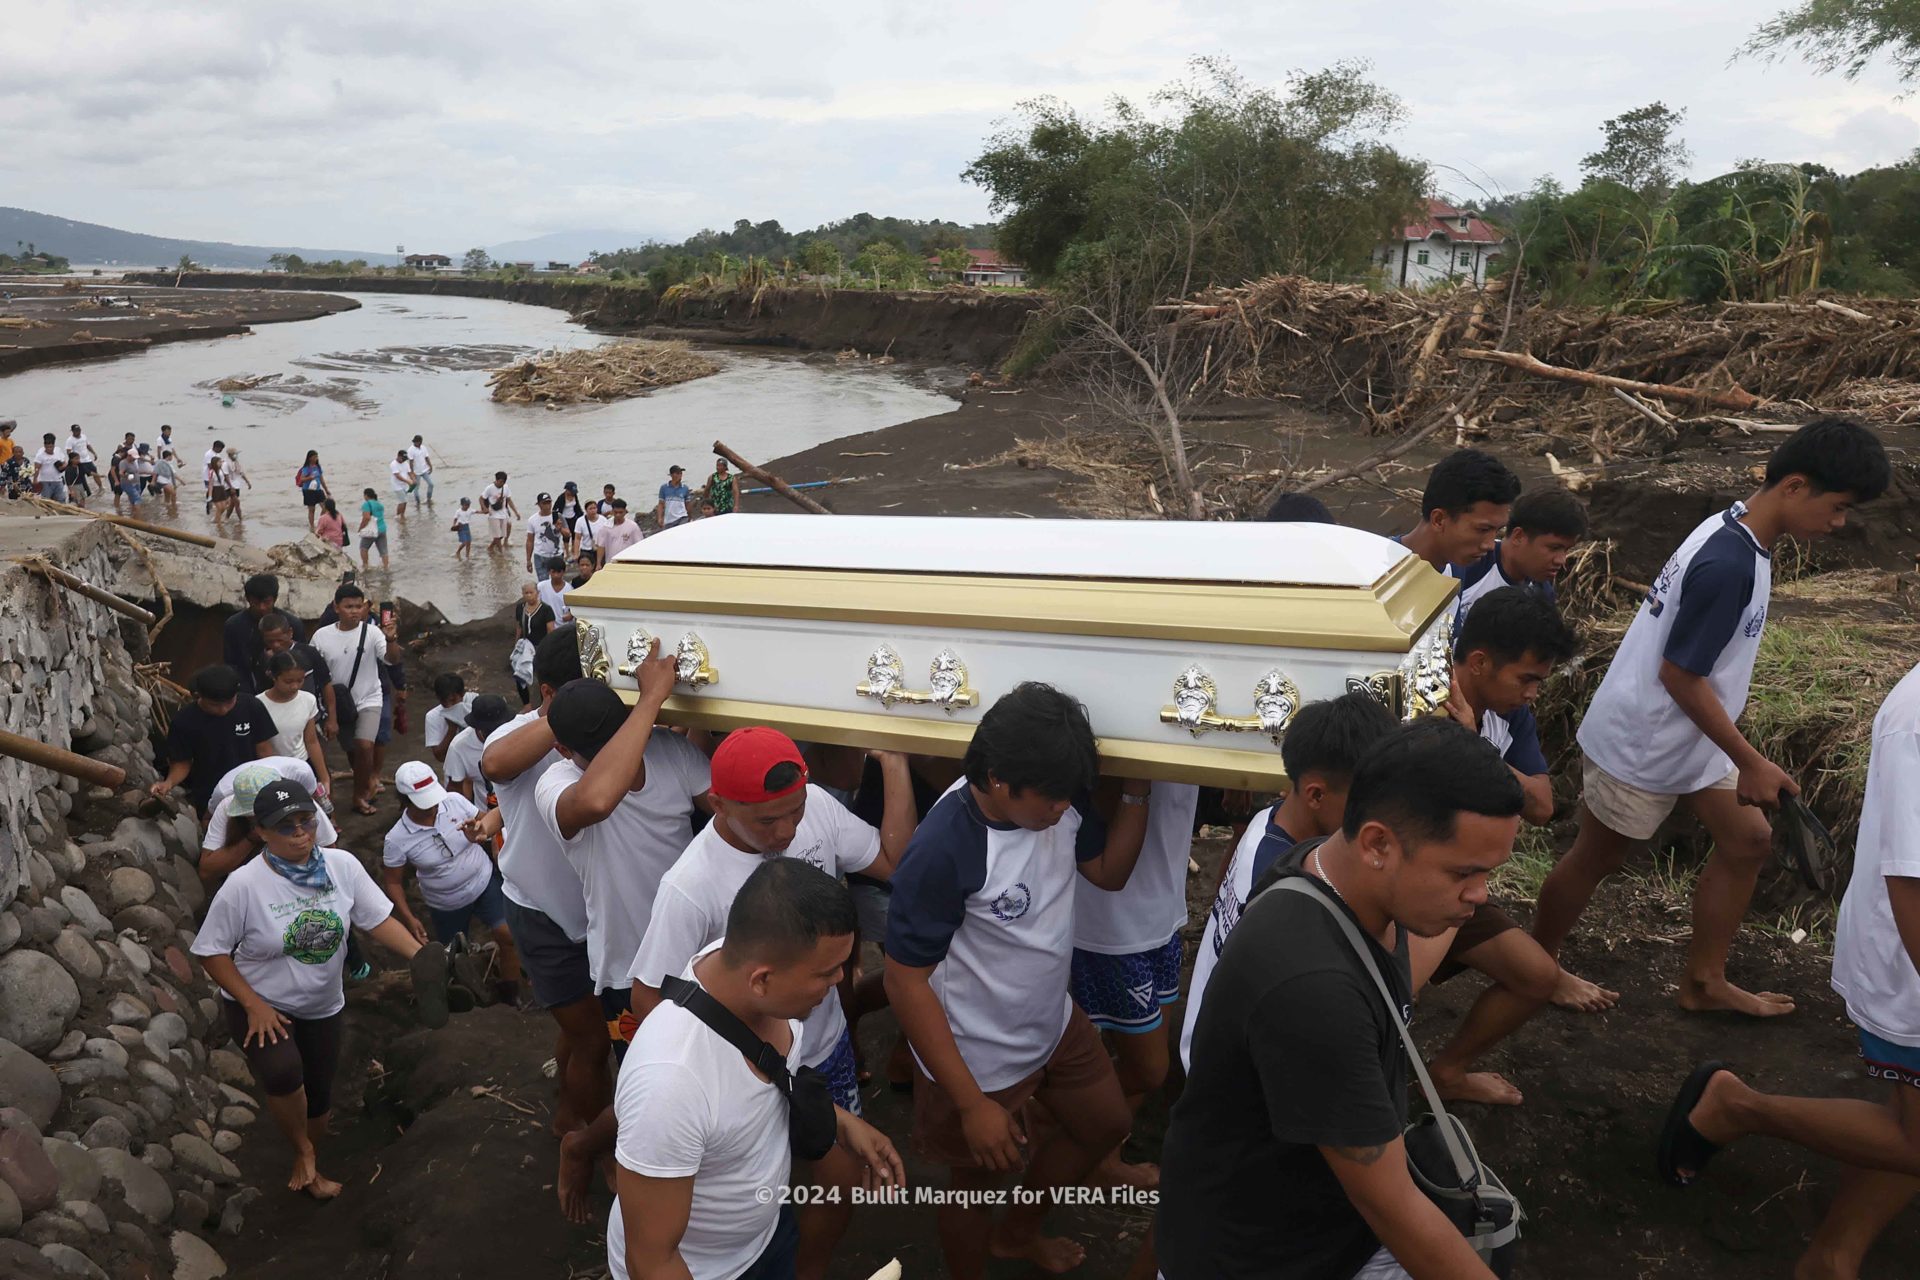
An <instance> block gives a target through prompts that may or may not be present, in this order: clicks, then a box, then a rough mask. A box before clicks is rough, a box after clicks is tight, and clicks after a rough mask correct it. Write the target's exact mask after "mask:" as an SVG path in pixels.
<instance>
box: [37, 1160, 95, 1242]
mask: <svg viewBox="0 0 1920 1280" xmlns="http://www.w3.org/2000/svg"><path fill="white" fill-rule="evenodd" d="M40 1149H41V1150H42V1151H44V1152H46V1155H47V1160H48V1162H49V1163H51V1164H52V1165H53V1167H54V1171H55V1172H56V1173H58V1174H59V1175H60V1187H59V1191H58V1193H57V1196H56V1198H57V1199H60V1200H92V1199H93V1198H94V1197H95V1196H97V1195H99V1194H100V1170H99V1168H98V1166H96V1165H95V1164H94V1163H93V1157H91V1156H89V1155H88V1154H87V1153H86V1152H85V1151H82V1150H81V1149H80V1148H79V1147H77V1146H75V1145H74V1144H73V1143H71V1142H62V1141H61V1140H60V1139H59V1138H43V1139H41V1141H40ZM100 1229H101V1230H102V1231H105V1230H106V1227H104V1226H102V1227H101V1228H100Z"/></svg>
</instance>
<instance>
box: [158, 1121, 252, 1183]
mask: <svg viewBox="0 0 1920 1280" xmlns="http://www.w3.org/2000/svg"><path fill="white" fill-rule="evenodd" d="M167 1147H168V1149H169V1150H171V1151H172V1152H173V1156H174V1159H176V1160H178V1161H179V1162H180V1165H181V1167H182V1168H185V1169H190V1170H192V1171H193V1172H195V1173H197V1174H200V1175H201V1176H202V1177H206V1178H211V1179H213V1180H214V1181H215V1182H218V1183H228V1182H238V1181H239V1180H240V1170H239V1169H238V1168H236V1167H235V1166H234V1163H233V1161H231V1160H229V1159H227V1158H226V1157H225V1156H223V1155H221V1154H220V1153H219V1152H218V1151H215V1150H214V1149H213V1144H212V1143H210V1142H208V1141H207V1140H206V1139H205V1138H203V1137H201V1136H200V1135H199V1134H197V1133H176V1134H174V1135H173V1137H172V1138H170V1139H169V1140H168V1142H167Z"/></svg>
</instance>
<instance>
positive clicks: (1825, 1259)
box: [1659, 667, 1920, 1276]
mask: <svg viewBox="0 0 1920 1280" xmlns="http://www.w3.org/2000/svg"><path fill="white" fill-rule="evenodd" d="M1833 989H1834V990H1835V991H1837V992H1839V994H1840V996H1841V997H1842V998H1843V999H1844V1000H1845V1001H1846V1002H1847V1017H1848V1018H1850V1019H1851V1020H1852V1021H1853V1023H1854V1024H1855V1026H1856V1027H1858V1029H1859V1035H1860V1059H1861V1061H1862V1062H1863V1063H1864V1064H1865V1067H1866V1073H1867V1075H1869V1076H1871V1077H1873V1078H1875V1079H1878V1080H1881V1081H1884V1082H1885V1084H1886V1086H1887V1093H1886V1095H1885V1097H1886V1101H1885V1102H1884V1103H1883V1104H1882V1105H1880V1106H1877V1107H1876V1106H1873V1105H1871V1104H1869V1103H1865V1102H1860V1101H1856V1100H1854V1099H1851V1098H1845V1099H1843V1098H1790V1097H1782V1096H1778V1095H1774V1094H1766V1093H1761V1092H1759V1091H1757V1090H1755V1089H1753V1088H1752V1087H1750V1086H1749V1085H1747V1084H1746V1083H1745V1082H1744V1081H1743V1080H1741V1079H1740V1078H1739V1077H1738V1076H1736V1075H1734V1073H1733V1072H1732V1071H1730V1070H1728V1069H1727V1068H1726V1065H1725V1064H1724V1063H1719V1062H1709V1063H1704V1064H1702V1065H1701V1066H1700V1067H1699V1068H1698V1069H1696V1070H1695V1071H1694V1073H1693V1075H1692V1076H1691V1077H1690V1078H1689V1079H1688V1080H1687V1082H1686V1083H1685V1084H1684V1085H1682V1086H1681V1089H1680V1092H1679V1094H1678V1095H1677V1096H1676V1097H1675V1099H1674V1102H1673V1107H1672V1109H1671V1110H1670V1111H1669V1112H1668V1114H1667V1122H1666V1126H1665V1128H1664V1130H1663V1131H1662V1133H1661V1135H1660V1148H1659V1167H1660V1172H1661V1173H1662V1174H1663V1175H1664V1176H1665V1177H1666V1179H1667V1180H1668V1181H1669V1182H1673V1183H1676V1184H1677V1185H1680V1186H1688V1185H1691V1184H1692V1182H1693V1181H1694V1179H1695V1178H1696V1177H1697V1176H1698V1175H1699V1173H1700V1171H1701V1169H1702V1168H1703V1167H1704V1166H1705V1165H1706V1163H1707V1161H1708V1160H1709V1159H1710V1158H1712V1156H1713V1155H1714V1154H1715V1153H1716V1152H1717V1151H1719V1150H1720V1148H1722V1147H1725V1146H1726V1145H1727V1144H1728V1143H1731V1142H1735V1141H1737V1140H1739V1139H1741V1138H1746V1137H1752V1136H1754V1135H1760V1136H1764V1137H1770V1138H1780V1139H1783V1140H1784V1141H1787V1142H1792V1143H1796V1144H1798V1145H1799V1146H1802V1147H1805V1148H1808V1149H1810V1150H1813V1151H1817V1152H1818V1153H1819V1154H1821V1155H1823V1156H1826V1157H1828V1158H1829V1159H1833V1160H1838V1161H1840V1162H1841V1163H1842V1164H1845V1165H1847V1166H1849V1170H1848V1173H1847V1176H1846V1177H1845V1178H1844V1179H1842V1181H1841V1183H1840V1186H1839V1190H1838V1192H1837V1193H1836V1194H1835V1196H1834V1198H1833V1203H1832V1204H1831V1205H1830V1206H1829V1207H1828V1209H1827V1217H1826V1220H1825V1221H1824V1222H1822V1223H1821V1224H1820V1228H1819V1230H1817V1231H1816V1232H1814V1236H1813V1240H1812V1243H1810V1244H1809V1245H1808V1247H1807V1252H1806V1253H1805V1254H1804V1255H1802V1257H1801V1258H1800V1263H1799V1266H1798V1267H1796V1268H1795V1270H1794V1274H1795V1275H1809V1276H1857V1275H1859V1274H1860V1273H1861V1269H1862V1264H1863V1262H1864V1260H1865V1257H1866V1254H1867V1251H1868V1250H1869V1249H1871V1248H1872V1247H1873V1243H1874V1241H1875V1240H1876V1239H1878V1238H1879V1236H1880V1234H1881V1233H1882V1232H1883V1231H1884V1230H1885V1229H1886V1228H1887V1226H1888V1224H1889V1223H1891V1222H1892V1221H1893V1219H1894V1217H1895V1216H1896V1215H1898V1214H1899V1212H1900V1211H1901V1210H1902V1209H1903V1208H1905V1207H1906V1205H1907V1204H1908V1203H1909V1202H1910V1201H1911V1200H1912V1198H1913V1193H1914V1187H1915V1185H1916V1184H1915V1181H1914V1180H1915V1178H1920V667H1915V668H1914V669H1913V670H1912V671H1909V672H1908V673H1907V674H1906V677H1905V678H1904V679H1902V680H1901V681H1900V683H1899V684H1898V685H1896V686H1894V689H1893V692H1892V693H1890V694H1888V695H1887V700H1886V701H1885V702H1883V703H1882V704H1881V706H1880V713H1879V714H1878V715H1877V716H1875V717H1874V721H1873V748H1872V753H1871V754H1870V755H1869V757H1868V760H1867V791H1866V799H1865V801H1864V803H1863V805H1862V808H1861V811H1860V837H1859V841H1858V843H1857V844H1856V846H1855V852H1854V859H1853V879H1852V881H1851V883H1850V884H1849V885H1848V887H1847V894H1846V897H1845V898H1843V899H1841V902H1840V923H1839V926H1838V929H1837V932H1836V934H1835V938H1834V948H1833ZM1900 1269H1901V1268H1899V1267H1896V1268H1894V1270H1895V1271H1898V1270H1900ZM1893 1273H1894V1272H1892V1271H1890V1272H1888V1273H1887V1274H1893Z"/></svg>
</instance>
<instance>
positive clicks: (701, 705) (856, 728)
mask: <svg viewBox="0 0 1920 1280" xmlns="http://www.w3.org/2000/svg"><path fill="white" fill-rule="evenodd" d="M595 576H598V575H595ZM615 692H617V693H618V694H619V695H620V696H621V697H622V698H624V699H626V700H627V701H628V702H633V701H636V700H637V699H638V698H639V693H638V691H637V690H633V689H619V690H616V691H615ZM660 723H662V724H668V725H679V726H682V727H685V728H689V729H712V730H715V731H723V730H728V729H743V728H745V727H747V726H748V725H755V724H765V725H772V726H773V727H774V728H776V729H779V730H781V731H782V732H784V733H787V734H790V735H792V736H793V737H795V738H798V739H799V740H801V741H803V742H826V743H832V744H833V745H835V746H842V747H864V748H867V749H868V750H876V751H906V752H910V753H913V754H916V755H929V756H945V757H947V758H949V759H955V760H957V759H959V758H960V757H961V756H963V755H965V754H966V750H967V743H968V742H969V741H971V740H972V738H973V729H974V726H973V725H971V724H969V723H966V722H965V721H946V720H921V719H912V720H908V719H903V718H901V717H899V716H890V715H888V714H886V713H885V712H874V711H823V710H819V709H817V708H813V707H785V706H780V705H778V704H775V703H770V702H746V701H740V700H736V699H733V698H716V697H712V696H710V695H705V694H703V695H701V696H699V697H682V696H680V695H675V696H673V697H671V698H668V699H667V701H666V703H665V705H663V706H662V707H661V708H660ZM1100 767H1101V772H1103V773H1107V774H1111V775H1113V776H1114V777H1119V778H1151V779H1153V780H1155V781H1159V782H1193V783H1198V784H1201V785H1203V786H1213V787H1225V788H1227V789H1229V790H1232V791H1273V790H1276V789H1278V788H1279V787H1280V786H1282V785H1283V784H1284V783H1285V781H1286V777H1287V774H1286V770H1285V769H1284V768H1283V767H1282V766H1281V764H1280V753H1279V752H1277V751H1276V752H1274V753H1272V754H1271V755H1264V756H1263V755H1258V754H1255V753H1253V752H1250V751H1244V750H1228V749H1225V748H1221V747H1203V746H1196V745H1192V744H1188V743H1183V742H1182V743H1165V742H1138V741H1134V740H1132V739H1125V738H1102V739H1100Z"/></svg>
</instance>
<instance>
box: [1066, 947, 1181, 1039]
mask: <svg viewBox="0 0 1920 1280" xmlns="http://www.w3.org/2000/svg"><path fill="white" fill-rule="evenodd" d="M1180 956H1181V946H1180V935H1179V934H1177V933H1176V934H1174V935H1173V937H1171V938H1169V939H1168V940H1167V942H1166V944H1165V945H1163V946H1158V947H1155V948H1154V949H1153V950H1151V951H1136V952H1134V953H1133V954H1131V955H1124V956H1110V955H1104V954H1102V953H1101V952H1098V951H1082V950H1081V949H1080V948H1079V947H1075V948H1074V949H1073V975H1072V978H1071V979H1070V981H1069V987H1068V989H1069V990H1071V991H1072V992H1073V1002H1074V1003H1075V1004H1077V1005H1079V1006H1080V1007H1081V1008H1082V1009H1084V1010H1086V1012H1087V1017H1088V1019H1089V1020H1090V1021H1092V1023H1093V1025H1094V1026H1096V1027H1098V1028H1099V1029H1100V1030H1102V1031H1124V1032H1128V1033H1130V1034H1134V1035H1137V1034H1139V1033H1140V1032H1142V1031H1152V1030H1153V1029H1154V1028H1156V1027H1158V1026H1159V1025H1160V1006H1161V1005H1167V1004H1172V1003H1173V1002H1174V1001H1176V1000H1178V999H1179V998H1180Z"/></svg>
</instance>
